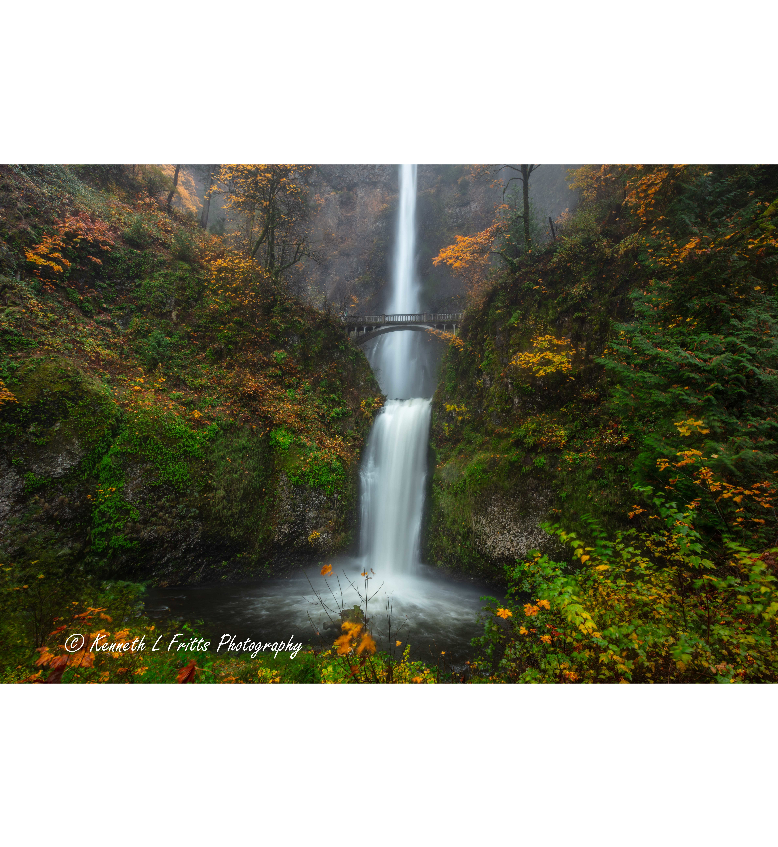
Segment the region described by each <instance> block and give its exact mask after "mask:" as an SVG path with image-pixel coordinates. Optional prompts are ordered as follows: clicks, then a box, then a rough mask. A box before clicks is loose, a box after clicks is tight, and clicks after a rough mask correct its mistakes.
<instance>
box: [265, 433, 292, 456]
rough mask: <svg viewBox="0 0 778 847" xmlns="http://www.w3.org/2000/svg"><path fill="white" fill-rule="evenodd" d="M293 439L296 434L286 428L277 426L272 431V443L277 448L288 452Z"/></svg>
mask: <svg viewBox="0 0 778 847" xmlns="http://www.w3.org/2000/svg"><path fill="white" fill-rule="evenodd" d="M293 441H294V435H292V433H291V432H287V431H286V430H285V429H280V428H276V429H274V430H273V431H272V432H271V433H270V443H271V444H272V445H273V447H275V448H276V449H277V450H283V451H284V452H287V451H288V450H289V448H290V447H291V446H292V442H293Z"/></svg>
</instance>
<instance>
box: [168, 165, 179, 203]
mask: <svg viewBox="0 0 778 847" xmlns="http://www.w3.org/2000/svg"><path fill="white" fill-rule="evenodd" d="M180 170H181V165H176V171H175V173H174V174H173V187H172V188H171V189H170V194H168V196H167V203H165V208H166V209H167V210H168V212H169V211H170V204H171V203H172V202H173V195H174V194H175V193H176V187H177V186H178V172H179V171H180Z"/></svg>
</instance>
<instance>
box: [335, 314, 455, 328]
mask: <svg viewBox="0 0 778 847" xmlns="http://www.w3.org/2000/svg"><path fill="white" fill-rule="evenodd" d="M463 315H464V313H463V312H417V313H415V314H404V315H346V316H345V317H343V318H341V320H342V321H343V323H345V324H346V325H347V326H389V325H391V324H403V323H405V324H408V323H411V324H441V323H447V324H453V323H460V322H461V321H462V317H463Z"/></svg>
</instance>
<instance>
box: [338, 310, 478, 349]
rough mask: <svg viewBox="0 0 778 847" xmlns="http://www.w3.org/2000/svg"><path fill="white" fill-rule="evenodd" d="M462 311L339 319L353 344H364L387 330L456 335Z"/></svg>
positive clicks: (360, 316) (350, 316)
mask: <svg viewBox="0 0 778 847" xmlns="http://www.w3.org/2000/svg"><path fill="white" fill-rule="evenodd" d="M463 314H464V313H463V312H439V313H433V312H419V313H417V314H408V315H346V316H345V317H343V318H342V319H341V320H342V321H343V324H344V325H345V327H346V331H347V332H348V335H349V338H351V339H352V340H353V341H354V343H355V344H364V343H365V342H367V341H370V340H371V339H373V338H376V337H377V336H379V335H385V334H386V333H387V332H406V331H408V330H410V331H412V332H429V330H431V329H441V330H443V331H444V332H452V333H454V335H456V333H457V330H458V329H459V325H460V324H461V323H462V316H463Z"/></svg>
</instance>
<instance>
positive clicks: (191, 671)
mask: <svg viewBox="0 0 778 847" xmlns="http://www.w3.org/2000/svg"><path fill="white" fill-rule="evenodd" d="M196 670H197V665H195V660H194V659H192V661H191V662H190V663H189V664H188V665H185V666H184V667H183V668H181V670H180V671H179V672H178V676H177V677H176V682H194V678H195V671H196Z"/></svg>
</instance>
